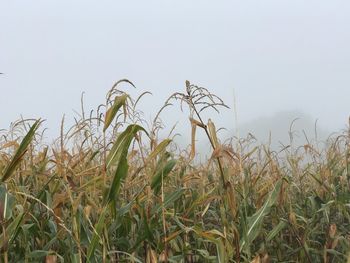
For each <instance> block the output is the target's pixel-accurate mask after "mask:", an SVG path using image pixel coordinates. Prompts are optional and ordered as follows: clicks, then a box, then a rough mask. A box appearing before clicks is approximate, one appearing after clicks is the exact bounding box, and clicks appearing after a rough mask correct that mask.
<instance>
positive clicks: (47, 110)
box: [0, 0, 350, 136]
mask: <svg viewBox="0 0 350 263" xmlns="http://www.w3.org/2000/svg"><path fill="white" fill-rule="evenodd" d="M0 5H1V7H0V25H1V28H0V72H4V73H5V74H4V75H0V91H1V93H0V94H1V95H0V105H1V115H0V128H8V126H9V124H10V122H11V121H14V120H16V119H18V118H19V116H20V115H21V114H22V115H23V116H24V117H25V118H32V117H34V118H38V117H42V118H45V119H47V121H46V124H45V126H46V127H48V128H49V134H51V135H54V136H56V135H58V133H59V131H58V127H59V124H60V120H61V118H62V116H63V114H66V115H67V116H68V117H70V118H71V117H72V116H74V114H75V113H74V110H75V111H79V110H80V96H81V93H82V92H85V105H86V108H87V109H92V108H96V107H97V106H98V105H99V104H100V103H103V102H104V101H105V95H106V92H107V91H108V90H109V88H110V87H111V86H112V84H113V83H114V82H115V81H117V80H119V79H122V78H128V79H130V80H131V81H133V82H134V83H135V85H136V86H137V89H136V90H133V89H131V88H128V87H127V88H126V89H127V90H130V93H131V94H133V95H136V94H140V93H142V92H143V91H146V90H148V91H151V92H152V93H153V97H148V98H145V100H144V102H143V103H142V105H141V106H142V110H143V111H144V113H145V118H146V119H147V120H149V119H150V118H151V116H154V114H155V112H157V110H158V109H159V108H160V107H161V106H162V105H163V103H164V101H165V99H166V98H167V97H168V96H169V95H170V94H172V93H174V92H176V91H183V90H184V88H185V85H184V83H185V80H187V79H188V80H190V81H191V82H193V83H195V84H198V85H202V86H205V87H207V88H208V89H210V90H211V91H212V92H214V93H216V94H217V95H219V96H221V97H222V98H223V99H224V100H225V102H226V103H227V104H228V105H229V106H230V107H231V109H230V110H223V111H222V114H221V115H217V114H213V115H210V117H211V118H212V119H213V120H214V121H215V122H216V123H217V126H218V127H220V126H224V127H226V128H228V129H229V130H233V129H235V119H234V112H233V109H234V107H233V106H234V105H233V102H234V98H233V97H234V96H233V94H234V93H235V97H236V103H237V105H236V109H237V115H238V121H239V123H241V124H242V126H244V123H250V122H252V121H253V122H254V120H256V119H257V118H258V119H259V118H260V117H261V116H263V117H266V116H273V115H274V114H275V113H276V112H280V111H282V112H283V111H297V112H305V113H306V114H307V115H309V116H311V121H315V120H316V119H318V125H319V126H322V127H324V128H325V129H328V130H330V131H334V130H338V129H341V128H343V127H344V126H345V124H346V121H347V118H348V116H349V114H350V104H349V98H350V87H349V84H350V74H349V72H350V48H349V47H350V16H349V11H350V2H349V1H345V0H344V1H337V0H332V1H325V0H317V1H316V0H313V1H301V0H300V1H299V0H285V1H281V0H275V1H272V0H266V1H258V0H255V1H246V0H245V1H203V0H201V1H185V0H178V1H166V0H162V1H160V0H159V1H86V0H84V1H63V0H60V1H47V0H45V1H43V0H42V1H38V0H37V1H16V0H11V1H10V0H2V1H0ZM178 108H179V107H177V106H174V109H173V110H170V109H169V110H166V111H165V112H164V115H162V119H163V120H165V122H169V123H175V122H176V121H182V122H185V123H187V122H188V121H187V120H188V119H187V113H186V112H184V113H183V114H182V115H181V111H179V110H178ZM175 113H176V114H175ZM178 113H179V114H178ZM180 115H181V116H182V117H181V118H180V117H179V116H180ZM208 116H209V115H208ZM295 117H299V116H295ZM71 120H72V118H71ZM187 124H188V123H187ZM276 125H277V126H278V123H276ZM242 129H243V130H244V128H242ZM253 129H255V128H253ZM179 130H180V132H181V131H187V130H188V127H185V126H183V125H179Z"/></svg>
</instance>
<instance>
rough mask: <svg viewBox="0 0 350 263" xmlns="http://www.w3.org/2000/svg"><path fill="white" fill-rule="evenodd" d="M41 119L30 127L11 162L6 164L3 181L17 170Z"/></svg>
mask: <svg viewBox="0 0 350 263" xmlns="http://www.w3.org/2000/svg"><path fill="white" fill-rule="evenodd" d="M40 122H41V120H40V119H39V120H37V121H36V122H35V123H34V124H33V125H32V127H30V129H29V131H28V133H27V134H26V136H25V137H24V138H23V140H22V142H21V144H20V145H19V147H18V149H17V151H16V153H15V155H14V156H13V158H12V160H11V161H10V163H9V164H8V165H7V166H6V168H5V170H4V171H3V175H2V177H1V182H5V181H6V180H7V179H8V178H9V177H10V176H11V175H12V173H13V172H14V171H15V169H16V167H17V166H18V165H19V163H20V162H21V160H22V157H23V155H24V154H25V153H26V151H27V148H28V145H29V144H30V143H31V142H32V140H33V138H34V135H35V132H36V130H37V129H38V128H39V125H40Z"/></svg>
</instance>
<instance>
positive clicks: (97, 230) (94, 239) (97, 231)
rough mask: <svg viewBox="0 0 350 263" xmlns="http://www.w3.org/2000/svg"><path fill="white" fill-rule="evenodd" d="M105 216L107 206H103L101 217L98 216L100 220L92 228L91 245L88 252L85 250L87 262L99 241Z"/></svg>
mask: <svg viewBox="0 0 350 263" xmlns="http://www.w3.org/2000/svg"><path fill="white" fill-rule="evenodd" d="M106 214H107V206H105V207H104V208H103V210H102V212H101V215H100V218H99V219H98V222H97V224H96V225H95V227H94V230H95V231H94V234H93V235H92V238H91V243H90V245H89V247H88V250H87V261H88V262H89V260H90V259H91V257H92V255H93V254H94V252H95V249H96V246H97V244H98V242H99V240H100V237H101V234H102V230H103V227H104V226H105V218H106Z"/></svg>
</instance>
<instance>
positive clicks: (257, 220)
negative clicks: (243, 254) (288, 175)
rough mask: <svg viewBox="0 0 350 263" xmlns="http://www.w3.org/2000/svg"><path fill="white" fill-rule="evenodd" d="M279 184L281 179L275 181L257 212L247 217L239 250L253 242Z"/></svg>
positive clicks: (276, 193)
mask: <svg viewBox="0 0 350 263" xmlns="http://www.w3.org/2000/svg"><path fill="white" fill-rule="evenodd" d="M281 186H282V180H279V181H278V182H277V183H276V185H275V187H274V189H273V190H272V192H271V194H270V195H269V197H268V198H267V200H266V201H265V203H264V205H263V206H262V207H261V208H260V209H259V210H258V211H257V212H255V214H253V215H252V216H251V217H249V218H248V226H247V229H246V233H245V235H243V238H242V239H241V241H240V250H241V251H244V250H245V249H246V248H248V247H249V246H250V244H251V242H253V241H254V240H255V238H256V237H257V236H258V235H259V233H260V228H261V225H262V223H263V220H264V218H265V216H266V215H267V214H268V213H269V212H270V209H271V207H272V206H273V205H274V204H275V202H276V200H277V197H278V193H279V192H280V189H281Z"/></svg>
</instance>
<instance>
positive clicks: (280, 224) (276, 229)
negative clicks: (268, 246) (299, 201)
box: [266, 221, 288, 242]
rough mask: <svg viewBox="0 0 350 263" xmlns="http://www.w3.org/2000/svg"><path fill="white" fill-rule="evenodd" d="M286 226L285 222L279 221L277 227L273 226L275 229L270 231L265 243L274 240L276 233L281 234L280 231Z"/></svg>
mask: <svg viewBox="0 0 350 263" xmlns="http://www.w3.org/2000/svg"><path fill="white" fill-rule="evenodd" d="M287 225H288V223H287V222H285V221H280V222H279V223H278V225H277V226H275V227H274V228H273V229H272V230H271V232H270V233H269V234H268V235H267V237H266V241H267V242H270V241H271V240H272V239H274V238H275V236H277V235H278V233H279V232H281V231H282V230H283V228H285V227H286V226H287Z"/></svg>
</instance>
